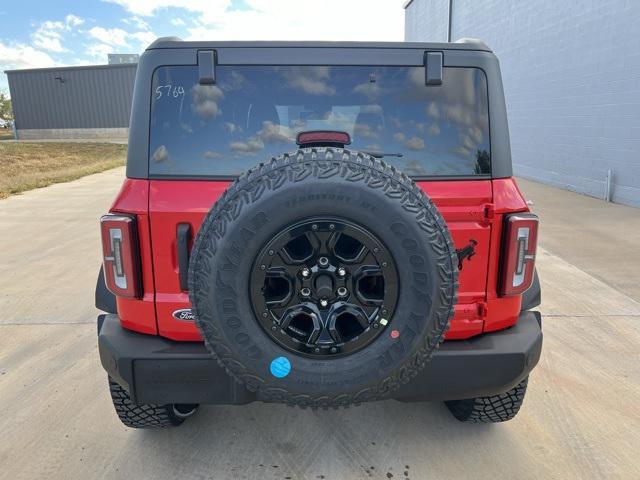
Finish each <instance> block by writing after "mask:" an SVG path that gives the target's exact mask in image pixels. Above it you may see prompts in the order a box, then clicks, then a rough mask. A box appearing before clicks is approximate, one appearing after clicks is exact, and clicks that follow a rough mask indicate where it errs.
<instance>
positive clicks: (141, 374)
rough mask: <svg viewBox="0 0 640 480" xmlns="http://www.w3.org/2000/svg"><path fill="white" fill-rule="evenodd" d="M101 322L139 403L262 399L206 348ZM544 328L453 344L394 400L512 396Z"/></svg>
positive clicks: (530, 315)
mask: <svg viewBox="0 0 640 480" xmlns="http://www.w3.org/2000/svg"><path fill="white" fill-rule="evenodd" d="M100 317H102V318H100V320H99V333H98V347H99V351H100V360H101V362H102V366H103V367H104V368H105V370H106V371H107V373H108V374H109V375H110V376H111V377H112V378H113V379H114V380H115V381H117V382H118V383H119V384H120V385H121V386H122V387H124V388H125V389H126V390H127V391H128V392H129V394H130V395H131V398H132V400H133V401H134V402H137V403H204V404H230V405H241V404H246V403H250V402H252V401H255V400H256V396H255V394H254V393H252V392H249V391H248V390H247V389H246V388H245V387H244V386H242V385H240V384H239V383H237V382H236V381H235V380H233V379H232V378H231V377H230V376H229V375H228V374H227V373H226V372H225V371H224V369H223V368H222V367H220V366H219V365H218V363H217V362H216V360H215V359H214V358H213V357H212V356H211V355H210V354H209V352H208V351H207V350H206V347H205V346H204V344H203V343H199V342H174V341H171V340H168V339H165V338H162V337H158V336H151V335H144V334H140V333H135V332H131V331H129V330H126V329H124V328H122V327H121V326H120V321H119V319H118V317H117V315H101V316H100ZM540 325H541V317H540V313H538V312H531V311H527V312H522V313H521V314H520V318H519V320H518V323H517V324H516V325H515V326H513V327H511V328H509V329H507V330H502V331H499V332H494V333H488V334H484V335H481V336H478V337H475V338H472V339H469V340H462V341H458V340H456V341H447V342H445V343H443V344H442V345H441V346H440V349H439V350H438V351H437V352H436V353H435V355H434V357H433V359H432V360H431V362H430V363H429V364H428V365H427V367H425V369H424V370H422V371H421V372H420V374H419V375H418V376H417V377H415V378H414V379H413V380H411V382H409V383H407V384H406V385H403V386H402V387H401V388H400V390H398V391H397V392H394V394H393V395H392V398H395V399H397V400H401V401H425V400H458V399H463V398H472V397H478V396H486V395H495V394H498V393H502V392H506V391H507V390H510V389H511V388H512V387H514V386H515V385H517V384H518V383H520V381H521V380H522V379H523V378H524V377H526V376H527V375H528V374H529V372H530V371H531V370H532V369H533V368H534V367H535V366H536V364H537V363H538V360H539V359H540V352H541V349H542V330H541V328H540Z"/></svg>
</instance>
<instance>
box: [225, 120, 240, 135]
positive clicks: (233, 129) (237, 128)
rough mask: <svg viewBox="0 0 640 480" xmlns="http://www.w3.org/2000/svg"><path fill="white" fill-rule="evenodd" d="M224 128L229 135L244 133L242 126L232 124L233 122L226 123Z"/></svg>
mask: <svg viewBox="0 0 640 480" xmlns="http://www.w3.org/2000/svg"><path fill="white" fill-rule="evenodd" d="M222 126H223V128H224V129H225V130H226V131H227V132H229V133H236V132H241V131H242V127H241V126H240V125H236V124H235V123H232V122H224V123H223V124H222Z"/></svg>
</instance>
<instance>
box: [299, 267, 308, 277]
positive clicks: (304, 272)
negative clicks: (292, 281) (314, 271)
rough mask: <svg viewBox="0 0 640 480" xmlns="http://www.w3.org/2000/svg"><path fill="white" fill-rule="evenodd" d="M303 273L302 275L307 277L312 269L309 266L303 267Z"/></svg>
mask: <svg viewBox="0 0 640 480" xmlns="http://www.w3.org/2000/svg"><path fill="white" fill-rule="evenodd" d="M300 273H301V274H302V276H303V277H304V278H307V277H308V276H309V275H311V271H310V270H309V269H308V268H306V267H305V268H303V269H302V271H301V272H300Z"/></svg>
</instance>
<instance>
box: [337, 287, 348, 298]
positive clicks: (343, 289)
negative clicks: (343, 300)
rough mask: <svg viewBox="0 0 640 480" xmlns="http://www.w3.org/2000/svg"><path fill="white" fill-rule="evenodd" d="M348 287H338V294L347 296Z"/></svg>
mask: <svg viewBox="0 0 640 480" xmlns="http://www.w3.org/2000/svg"><path fill="white" fill-rule="evenodd" d="M347 293H348V292H347V289H346V288H344V287H340V288H338V296H339V297H346V296H347Z"/></svg>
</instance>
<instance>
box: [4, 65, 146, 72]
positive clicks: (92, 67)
mask: <svg viewBox="0 0 640 480" xmlns="http://www.w3.org/2000/svg"><path fill="white" fill-rule="evenodd" d="M137 66H138V64H137V63H114V64H111V65H76V66H73V67H46V68H22V69H15V70H5V71H4V73H22V72H53V71H55V72H61V71H62V72H64V71H69V70H100V69H113V68H137Z"/></svg>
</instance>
